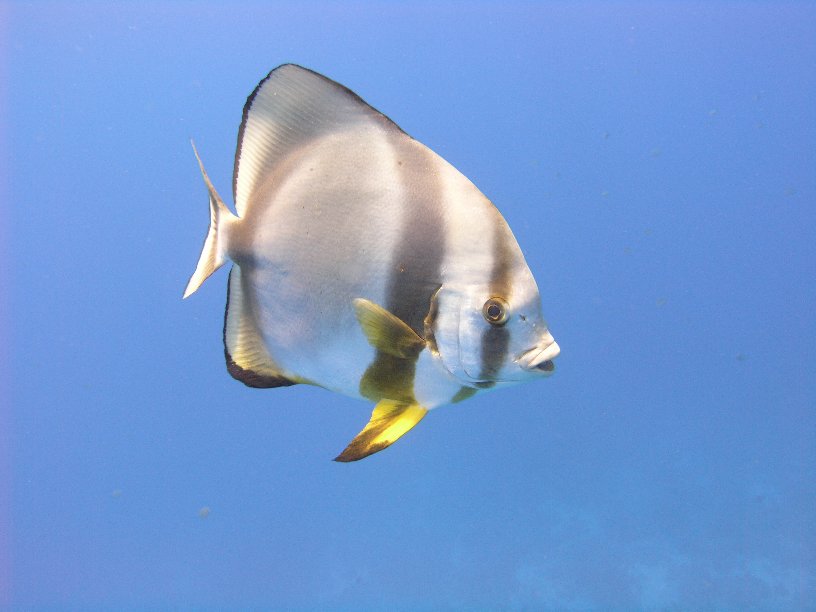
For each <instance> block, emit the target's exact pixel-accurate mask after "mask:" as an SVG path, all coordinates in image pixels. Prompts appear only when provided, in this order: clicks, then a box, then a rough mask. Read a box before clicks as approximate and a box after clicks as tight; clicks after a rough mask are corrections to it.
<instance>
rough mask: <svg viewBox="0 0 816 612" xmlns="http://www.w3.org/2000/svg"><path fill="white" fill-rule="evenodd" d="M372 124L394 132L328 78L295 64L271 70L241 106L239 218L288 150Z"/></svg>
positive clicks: (237, 158) (378, 115)
mask: <svg viewBox="0 0 816 612" xmlns="http://www.w3.org/2000/svg"><path fill="white" fill-rule="evenodd" d="M372 123H374V124H377V125H379V126H380V127H382V128H384V129H389V130H390V129H394V130H399V127H398V126H397V125H396V124H395V123H394V122H393V121H391V120H390V119H389V118H388V117H386V116H385V115H383V114H382V113H380V112H379V111H377V110H375V109H374V108H372V107H371V106H369V105H368V104H366V103H365V102H364V101H363V100H362V99H361V98H360V97H359V96H358V95H357V94H355V93H354V92H353V91H351V90H349V89H347V88H345V87H343V86H342V85H340V84H338V83H335V82H334V81H332V80H331V79H328V78H326V77H324V76H323V75H320V74H317V73H316V72H312V71H311V70H308V69H306V68H302V67H301V66H297V65H295V64H284V65H282V66H278V67H277V68H275V69H274V70H273V71H272V72H270V73H269V74H268V75H267V76H266V78H264V79H263V80H262V81H261V82H260V83H258V86H257V87H256V88H255V91H253V92H252V94H251V95H250V96H249V97H248V98H247V101H246V104H245V105H244V115H243V119H242V121H241V128H240V129H239V130H238V148H237V150H236V152H235V169H234V172H233V195H234V198H235V210H236V211H237V212H238V216H241V217H242V216H244V214H245V212H246V208H247V204H248V200H249V198H250V196H251V194H252V193H253V191H254V190H255V188H256V187H257V186H258V184H259V182H260V181H262V180H263V179H264V178H266V177H268V176H269V174H270V171H271V170H272V169H273V168H274V167H275V166H277V165H278V164H279V163H280V162H281V161H282V160H283V159H285V158H286V157H287V156H288V155H290V154H291V153H292V152H294V151H296V150H298V149H300V148H301V147H303V146H304V145H306V144H308V143H309V142H310V141H312V140H315V139H317V138H319V137H321V136H325V135H326V134H330V133H332V132H335V131H342V130H347V129H352V128H354V127H355V126H358V125H359V126H364V125H366V124H368V125H370V124H372ZM400 131H401V130H400Z"/></svg>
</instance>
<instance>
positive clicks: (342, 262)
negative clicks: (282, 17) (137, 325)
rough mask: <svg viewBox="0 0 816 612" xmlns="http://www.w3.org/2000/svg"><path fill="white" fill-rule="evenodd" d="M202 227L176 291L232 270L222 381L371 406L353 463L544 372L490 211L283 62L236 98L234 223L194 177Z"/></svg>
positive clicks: (499, 226)
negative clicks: (201, 196)
mask: <svg viewBox="0 0 816 612" xmlns="http://www.w3.org/2000/svg"><path fill="white" fill-rule="evenodd" d="M193 150H194V153H195V156H196V159H197V160H198V164H199V167H200V169H201V174H202V176H203V178H204V183H205V184H206V186H207V190H208V191H209V199H210V227H209V231H208V233H207V236H206V239H205V242H204V248H203V250H202V252H201V257H200V259H199V261H198V266H197V267H196V270H195V272H194V273H193V276H192V277H191V278H190V282H189V283H188V285H187V288H186V290H185V292H184V297H185V298H186V297H188V296H190V295H191V294H192V293H194V292H195V291H196V290H197V289H198V288H199V286H200V285H201V283H203V282H204V280H205V279H206V278H207V277H208V276H210V275H211V274H212V273H213V272H214V271H215V270H217V269H218V268H220V267H221V266H222V265H223V264H224V263H225V262H227V261H228V260H229V261H231V262H232V264H233V265H232V269H231V271H230V274H229V281H228V284H229V286H228V290H227V308H226V315H225V322H224V353H225V355H226V361H227V370H228V371H229V373H230V374H231V375H232V376H233V377H235V378H237V379H238V380H240V381H241V382H243V383H244V384H246V385H249V386H250V387H263V388H271V387H285V386H288V385H295V384H308V385H316V386H319V387H323V388H325V389H329V390H331V391H335V392H337V393H342V394H344V395H347V396H351V397H356V398H362V399H366V400H369V401H372V402H374V403H375V404H376V405H375V407H374V412H373V414H372V415H371V420H370V421H369V422H368V424H367V425H366V426H365V428H364V429H363V430H362V431H361V432H360V433H359V434H358V435H357V436H356V437H355V438H354V439H353V440H352V441H351V442H350V443H349V444H348V446H347V447H346V449H345V450H344V451H343V452H342V453H340V455H339V456H338V457H337V458H336V460H337V461H356V460H358V459H362V458H363V457H367V456H368V455H371V454H372V453H376V452H378V451H380V450H382V449H384V448H386V447H387V446H389V445H390V444H392V443H393V442H394V441H395V440H397V439H398V438H400V437H401V436H402V435H403V434H405V433H406V432H407V431H409V430H410V429H411V428H412V427H414V426H415V425H416V424H417V423H418V422H419V421H420V420H422V418H423V417H424V416H425V415H426V414H427V413H428V411H429V410H431V409H432V408H436V407H438V406H442V405H445V404H451V403H457V402H461V401H463V400H465V399H468V398H471V397H473V396H474V395H476V394H477V393H481V392H484V391H487V390H489V389H496V388H499V387H504V386H508V385H510V384H514V383H520V382H524V381H529V380H535V379H538V378H541V377H544V376H547V375H549V374H551V373H552V372H553V370H554V364H553V359H554V358H555V357H556V356H557V355H558V353H559V347H558V344H557V343H556V342H555V340H554V339H553V336H552V335H551V333H550V331H549V329H548V326H547V323H546V322H545V320H544V318H543V316H542V313H541V298H540V296H539V291H538V287H537V286H536V282H535V279H534V278H533V275H532V273H531V272H530V269H529V267H528V266H527V263H526V261H525V260H524V256H523V255H522V252H521V249H520V248H519V245H518V243H517V242H516V239H515V237H514V236H513V233H512V232H511V231H510V228H509V227H508V225H507V223H506V222H505V220H504V218H503V217H502V215H501V213H499V211H498V210H497V209H496V207H495V206H494V205H493V204H492V203H491V202H490V200H488V199H487V198H486V197H485V196H484V195H483V194H482V193H481V192H480V191H479V190H478V189H477V188H476V187H475V186H474V184H473V183H471V182H470V181H469V180H468V179H467V178H465V176H464V175H462V174H461V173H460V172H459V171H458V170H456V168H454V167H453V166H452V165H451V164H449V163H448V162H447V161H445V160H444V159H442V158H441V157H440V156H439V155H437V154H436V153H434V152H433V151H431V150H430V149H429V148H428V147H426V146H425V145H423V144H422V143H420V142H418V141H417V140H414V139H413V138H411V137H410V136H409V135H408V134H406V133H405V132H403V131H402V130H401V129H400V128H399V126H397V124H395V123H394V122H393V121H391V120H390V119H389V118H388V117H386V116H385V115H383V114H382V113H380V112H379V111H377V110H375V109H374V108H372V107H371V106H369V105H368V104H366V103H365V102H364V101H363V100H362V99H361V98H360V97H359V96H358V95H357V94H355V93H354V92H352V91H351V90H349V89H347V88H345V87H343V86H342V85H340V84H338V83H335V82H334V81H332V80H330V79H328V78H326V77H324V76H322V75H320V74H318V73H316V72H313V71H311V70H308V69H306V68H302V67H300V66H296V65H293V64H285V65H282V66H279V67H278V68H275V69H274V70H272V72H270V73H269V74H268V75H267V76H266V77H265V78H264V79H263V80H262V81H261V82H260V83H259V84H258V86H257V87H256V88H255V91H253V92H252V94H251V95H250V96H249V98H247V101H246V105H245V106H244V112H243V118H242V120H241V126H240V129H239V130H238V148H237V151H236V153H235V169H234V173H233V181H232V191H233V198H234V203H235V212H236V214H233V213H232V212H231V211H230V210H229V209H228V208H227V206H226V205H225V204H224V202H223V200H222V199H221V197H220V196H219V195H218V193H217V192H216V190H215V188H214V187H213V184H212V182H211V181H210V179H209V177H208V176H207V172H206V171H205V170H204V165H203V164H202V162H201V158H200V157H199V155H198V152H197V151H196V150H195V145H193Z"/></svg>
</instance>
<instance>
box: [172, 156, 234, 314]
mask: <svg viewBox="0 0 816 612" xmlns="http://www.w3.org/2000/svg"><path fill="white" fill-rule="evenodd" d="M190 144H192V145H193V153H195V156H196V159H197V160H198V167H199V168H201V176H202V177H204V183H205V184H206V185H207V191H209V194H210V229H209V230H208V231H207V237H206V239H205V240H204V248H203V249H202V250H201V257H199V259H198V265H197V266H196V269H195V272H193V275H192V276H191V277H190V282H188V283H187V288H186V289H185V290H184V297H185V298H186V297H189V296H191V295H192V294H193V293H195V292H196V290H197V289H198V288H199V287H200V286H201V283H203V282H204V281H205V280H207V278H208V277H209V276H210V274H212V273H213V272H215V271H216V270H217V269H218V268H220V267H221V266H223V265H224V262H225V261H226V260H227V257H226V253H227V236H228V232H227V231H226V229H227V226H228V225H229V224H230V223H231V222H232V221H234V220H236V219H237V217H236V216H235V215H233V214H232V213H231V212H230V210H229V209H228V208H227V207H226V206H225V205H224V202H223V201H222V200H221V197H220V196H219V195H218V192H216V191H215V187H213V184H212V182H211V181H210V177H209V176H207V171H206V170H204V164H203V163H201V158H200V157H199V156H198V151H197V150H196V147H195V143H194V142H192V141H190Z"/></svg>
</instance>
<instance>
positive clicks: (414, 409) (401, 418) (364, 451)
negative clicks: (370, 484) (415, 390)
mask: <svg viewBox="0 0 816 612" xmlns="http://www.w3.org/2000/svg"><path fill="white" fill-rule="evenodd" d="M426 414H428V411H427V410H426V409H425V408H423V407H422V406H420V405H419V404H407V403H405V402H395V401H392V400H382V401H381V402H380V403H379V404H377V406H376V407H375V408H374V412H373V413H372V414H371V420H370V421H369V422H368V425H366V426H365V429H363V431H361V432H360V433H358V434H357V436H356V437H355V438H354V439H353V440H352V441H351V442H350V443H349V445H348V446H347V447H346V450H344V451H343V452H342V453H340V454H339V455H338V456H337V457H335V459H334V460H335V461H343V462H347V461H357V460H359V459H362V458H364V457H368V456H369V455H373V454H374V453H377V452H379V451H381V450H382V449H384V448H387V447H388V446H390V445H391V444H393V443H394V442H396V441H397V440H399V439H400V438H401V437H402V436H403V435H404V434H406V433H407V432H408V431H410V430H411V428H413V426H414V425H416V424H417V423H419V422H420V421H421V420H422V417H424V416H425V415H426Z"/></svg>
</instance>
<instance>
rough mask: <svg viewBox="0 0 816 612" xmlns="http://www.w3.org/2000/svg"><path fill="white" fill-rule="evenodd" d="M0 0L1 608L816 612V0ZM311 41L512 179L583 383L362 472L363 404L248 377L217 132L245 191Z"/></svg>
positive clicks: (389, 104)
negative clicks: (265, 91) (279, 101)
mask: <svg viewBox="0 0 816 612" xmlns="http://www.w3.org/2000/svg"><path fill="white" fill-rule="evenodd" d="M0 18H1V19H2V21H4V22H5V25H4V26H3V27H2V28H0V32H2V36H3V37H4V40H3V44H2V49H3V50H4V51H3V62H4V67H3V71H2V72H0V74H2V77H3V84H2V91H3V100H4V101H3V107H2V111H0V118H2V122H3V126H2V133H3V134H4V136H3V137H4V139H5V145H4V147H3V157H2V159H3V160H4V161H3V163H4V164H6V166H5V167H4V169H3V175H4V176H5V194H6V195H5V196H4V197H3V198H2V201H0V207H2V221H0V223H2V228H1V229H0V236H1V237H2V240H3V241H4V243H3V245H2V250H4V251H5V252H6V253H10V258H9V259H7V260H6V261H4V264H3V268H2V269H3V270H5V274H6V277H5V278H4V279H3V290H2V293H3V297H2V299H3V300H4V302H5V306H4V310H5V314H4V316H5V317H6V323H7V325H6V327H7V332H8V338H10V341H9V340H6V341H5V343H4V347H3V354H4V355H5V356H6V357H5V358H4V362H3V364H2V370H0V388H2V386H3V385H4V384H5V386H6V391H5V392H4V393H5V395H3V396H0V399H2V411H1V412H0V426H2V435H0V453H2V455H0V470H2V471H1V472H0V485H2V494H0V505H2V507H0V519H2V524H1V525H0V530H2V534H0V547H2V549H0V606H3V607H8V608H12V609H38V608H48V609H60V608H63V609H69V608H70V609H78V608H95V609H112V608H116V609H128V608H133V609H142V608H145V607H156V608H165V607H183V608H186V607H204V608H239V607H276V608H299V609H317V608H321V609H325V608H329V609H360V608H363V609H386V608H387V609H414V608H422V609H464V608H475V609H485V608H509V609H520V608H528V609H581V610H591V609H597V610H610V609H619V610H626V609H635V608H646V609H720V610H742V609H747V608H754V609H766V610H782V609H814V608H816V582H815V580H816V569H815V567H814V566H815V564H816V478H814V474H816V382H815V381H816V375H814V365H813V364H814V359H813V354H814V341H816V324H814V311H815V310H816V282H814V279H816V236H814V234H815V233H816V232H814V228H815V227H816V103H814V100H816V5H814V4H813V3H811V2H801V3H785V2H743V3H740V2H730V3H725V2H723V3H710V2H660V3H655V2H641V3H602V2H588V3H577V4H573V3H553V4H536V3H518V2H517V3H510V4H507V3H502V4H499V3H479V2H477V3H471V2H468V3H464V2H462V3H455V4H445V5H443V6H441V7H439V6H437V5H436V3H431V2H428V3H407V4H404V5H400V6H397V5H393V4H380V3H373V2H372V3H366V2H363V3H354V2H353V3H340V2H337V3H312V4H307V5H302V6H301V5H297V6H296V5H291V4H277V5H273V4H268V3H250V4H243V5H237V4H236V5H231V4H227V3H224V4H219V3H192V2H189V3H188V2H174V3H150V2H144V3H138V5H137V3H120V2H104V3H76V4H74V3H48V2H31V3H28V2H11V3H8V2H7V3H5V4H4V5H3V6H2V8H0ZM287 61H293V62H297V63H300V64H303V65H305V66H308V67H311V68H313V69H315V70H318V71H320V72H322V73H324V74H326V75H328V76H330V77H331V78H333V79H335V80H337V81H339V82H341V83H343V84H345V85H347V86H348V87H350V88H352V89H353V90H354V91H356V92H358V93H359V94H360V95H361V96H362V97H363V98H364V99H366V100H367V101H368V102H370V103H371V104H372V105H374V106H375V107H376V108H378V109H380V110H382V111H383V112H385V113H386V114H388V115H389V116H390V117H392V118H393V119H394V120H395V121H396V122H397V123H398V124H399V125H400V126H401V127H402V128H403V129H405V130H406V131H407V132H408V133H410V134H412V135H413V136H415V137H416V138H418V139H419V140H421V141H422V142H424V143H426V144H427V145H429V146H430V147H431V148H433V149H434V150H436V151H437V152H438V153H440V154H441V155H442V156H443V157H445V158H446V159H448V160H449V161H450V162H451V163H453V164H454V165H455V166H457V167H458V168H459V169H460V170H462V172H464V173H465V174H466V175H467V176H468V177H470V178H471V179H472V180H473V181H474V182H475V183H476V184H477V185H478V186H479V187H480V188H481V189H482V190H483V191H484V192H485V193H486V194H487V195H488V197H490V198H491V199H492V200H493V201H494V202H495V203H496V204H497V205H498V207H499V208H500V209H501V210H502V212H503V213H504V215H505V217H506V218H507V220H508V221H509V223H510V225H511V227H512V228H513V229H514V231H515V234H516V237H517V238H518V241H519V243H520V244H521V245H522V248H523V249H524V251H525V253H526V255H527V258H528V261H529V263H530V267H531V268H532V270H533V271H534V273H535V274H536V277H537V279H538V281H539V285H540V287H541V290H542V296H543V302H544V309H545V314H546V316H547V317H548V319H549V321H550V323H551V326H552V329H553V331H554V333H555V336H556V338H557V339H558V341H559V343H560V344H561V346H562V356H561V357H560V358H559V368H558V371H557V372H556V375H555V376H553V377H552V378H550V379H549V380H546V381H542V382H539V383H536V384H529V385H526V386H520V387H516V388H513V389H509V390H504V391H500V392H496V393H494V394H487V395H483V396H480V397H478V398H476V399H474V400H471V401H469V402H467V403H465V404H461V405H457V406H455V407H447V408H442V409H439V410H438V411H434V412H433V413H432V414H431V415H430V416H429V417H428V418H427V419H426V420H425V421H423V423H422V424H421V425H420V426H419V427H418V428H417V429H416V430H415V431H413V432H411V433H410V434H409V435H408V436H407V437H406V438H405V439H403V440H401V441H400V442H399V443H398V444H396V445H394V446H393V447H392V448H391V449H389V450H388V451H386V452H384V453H381V454H379V455H377V456H375V457H372V458H370V459H367V460H365V461H363V462H360V463H357V464H351V465H339V464H336V463H334V462H332V461H331V460H330V459H331V458H332V457H334V456H335V455H336V454H337V452H339V451H340V450H342V448H343V447H344V446H345V444H346V443H347V442H348V441H349V440H350V439H351V438H352V437H353V436H354V435H355V434H356V433H357V432H358V431H359V430H360V428H361V427H362V426H363V425H364V423H365V422H366V420H367V419H368V415H369V413H370V406H368V405H367V404H365V403H362V402H358V401H354V400H350V399H347V398H343V397H340V396H336V395H333V394H330V393H328V392H325V391H322V390H319V389H314V388H305V387H293V388H290V389H283V390H268V391H259V390H253V389H248V388H246V387H244V386H243V385H241V384H240V383H238V382H237V381H234V380H233V379H232V378H230V376H229V375H228V374H227V372H226V370H225V367H224V363H223V354H222V346H221V327H222V315H223V306H224V301H225V293H226V288H225V282H226V272H225V271H221V272H219V273H218V274H216V275H215V276H214V277H213V278H212V279H211V280H209V281H208V282H207V283H206V284H205V285H204V286H203V288H202V290H200V291H199V293H197V294H196V295H195V296H194V297H193V298H191V299H189V300H187V301H184V302H182V301H181V293H182V289H183V287H184V285H185V283H186V281H187V278H188V277H189V275H190V274H191V273H192V271H193V268H194V266H195V263H196V261H197V258H198V254H199V249H200V247H201V242H202V239H203V236H204V232H205V230H206V224H207V199H206V195H205V189H204V186H203V184H202V181H201V177H200V176H199V173H198V168H197V167H196V164H195V160H194V158H193V155H192V152H191V150H190V146H189V139H190V138H191V137H192V138H195V140H196V143H197V145H198V147H199V150H200V152H201V154H202V157H203V159H204V161H205V163H206V165H207V168H208V170H209V173H210V175H211V176H212V177H213V180H214V182H215V184H216V186H217V187H218V189H219V190H220V191H221V192H222V193H223V194H224V195H225V196H227V195H228V194H229V193H230V189H229V187H230V177H231V171H232V160H233V154H234V147H235V138H236V134H237V128H238V124H239V121H240V117H241V108H242V106H243V103H244V100H245V98H246V96H247V95H248V94H249V93H250V92H251V91H252V89H253V88H254V87H255V85H256V83H257V82H258V81H259V80H260V78H262V77H263V76H264V75H265V74H266V73H267V72H268V71H269V70H270V69H271V68H273V67H275V66H276V65H278V64H280V63H283V62H287ZM280 222H281V223H286V219H281V220H280ZM360 223H365V219H360ZM478 239H479V237H474V240H478ZM4 380H6V381H7V382H6V383H4V382H3V381H4ZM0 393H2V391H0ZM4 440H5V442H4ZM203 508H209V515H208V516H202V515H201V514H206V512H203V513H202V512H201V511H202V509H203Z"/></svg>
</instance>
